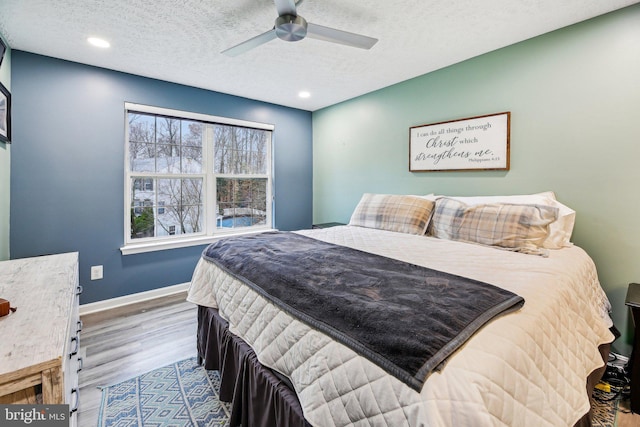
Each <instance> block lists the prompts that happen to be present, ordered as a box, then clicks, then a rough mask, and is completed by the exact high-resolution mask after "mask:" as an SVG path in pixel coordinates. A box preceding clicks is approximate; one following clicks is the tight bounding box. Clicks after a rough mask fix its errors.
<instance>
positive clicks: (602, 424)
mask: <svg viewBox="0 0 640 427" xmlns="http://www.w3.org/2000/svg"><path fill="white" fill-rule="evenodd" d="M619 402H620V396H619V394H618V393H607V392H605V391H602V390H598V389H597V388H596V389H594V390H593V420H592V423H593V427H614V426H615V425H616V414H617V413H618V404H619Z"/></svg>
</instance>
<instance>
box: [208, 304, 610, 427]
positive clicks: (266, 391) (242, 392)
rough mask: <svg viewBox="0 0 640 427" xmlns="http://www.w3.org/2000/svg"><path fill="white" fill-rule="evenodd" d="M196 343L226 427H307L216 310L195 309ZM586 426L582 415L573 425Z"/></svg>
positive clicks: (281, 381) (284, 389)
mask: <svg viewBox="0 0 640 427" xmlns="http://www.w3.org/2000/svg"><path fill="white" fill-rule="evenodd" d="M197 340H198V342H197V345H198V360H199V362H200V364H201V365H203V366H204V367H205V369H211V370H217V371H219V372H220V399H221V400H222V401H225V402H231V418H230V421H229V425H230V426H231V427H237V426H250V427H273V426H278V427H310V424H309V423H308V422H307V421H306V420H305V419H304V415H303V413H302V408H301V406H300V403H299V401H298V398H297V396H296V394H295V392H294V391H293V388H292V387H291V385H290V382H289V381H288V380H287V379H286V378H285V377H283V376H282V375H280V374H278V373H276V372H274V371H273V370H271V369H269V368H267V367H265V366H263V365H262V364H261V363H260V362H259V361H258V358H257V357H256V354H255V353H254V352H253V350H252V349H251V347H249V345H248V344H247V343H246V342H244V341H243V340H242V339H240V338H239V337H237V336H236V335H234V334H232V333H231V332H229V327H228V322H227V321H226V320H224V319H223V318H222V317H220V315H219V314H218V310H216V309H213V308H208V307H203V306H198V337H197ZM609 349H610V344H603V345H601V346H600V353H601V354H602V358H603V360H607V358H608V355H609ZM604 370H605V366H603V367H602V368H600V369H597V370H595V371H594V372H592V373H591V375H589V377H588V378H587V381H586V382H587V387H586V390H585V391H586V392H587V393H589V394H590V393H591V390H593V388H594V386H595V385H596V384H597V382H598V381H599V380H600V378H601V377H602V375H603V374H604ZM590 426H591V416H590V414H589V413H587V414H585V415H584V417H582V418H581V419H580V420H579V421H578V422H577V423H576V424H575V426H574V427H590Z"/></svg>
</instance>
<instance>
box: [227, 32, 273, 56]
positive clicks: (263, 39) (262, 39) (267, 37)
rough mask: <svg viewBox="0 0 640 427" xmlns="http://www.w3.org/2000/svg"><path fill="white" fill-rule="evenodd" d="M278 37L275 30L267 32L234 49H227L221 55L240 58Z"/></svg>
mask: <svg viewBox="0 0 640 427" xmlns="http://www.w3.org/2000/svg"><path fill="white" fill-rule="evenodd" d="M276 37H277V36H276V29H275V28H273V29H271V30H269V31H267V32H266V33H262V34H260V35H258V36H255V37H253V38H251V39H249V40H247V41H244V42H242V43H240V44H237V45H235V46H233V47H230V48H229V49H225V50H223V51H222V52H221V53H224V54H225V55H227V56H238V55H241V54H243V53H245V52H248V51H250V50H251V49H253V48H254V47H258V46H260V45H263V44H265V43H267V42H270V41H271V40H273V39H275V38H276Z"/></svg>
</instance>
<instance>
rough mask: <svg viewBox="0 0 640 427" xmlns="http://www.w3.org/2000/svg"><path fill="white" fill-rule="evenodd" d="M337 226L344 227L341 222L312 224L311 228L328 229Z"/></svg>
mask: <svg viewBox="0 0 640 427" xmlns="http://www.w3.org/2000/svg"><path fill="white" fill-rule="evenodd" d="M338 225H346V224H344V223H342V222H325V223H322V224H313V225H312V226H311V228H329V227H335V226H338Z"/></svg>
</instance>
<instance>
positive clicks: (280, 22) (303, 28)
mask: <svg viewBox="0 0 640 427" xmlns="http://www.w3.org/2000/svg"><path fill="white" fill-rule="evenodd" d="M275 27H276V35H277V36H278V38H279V39H281V40H284V41H288V42H297V41H298V40H302V39H303V38H305V36H306V35H307V21H306V20H305V19H304V18H303V17H302V16H296V15H281V16H278V18H277V19H276V25H275Z"/></svg>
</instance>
